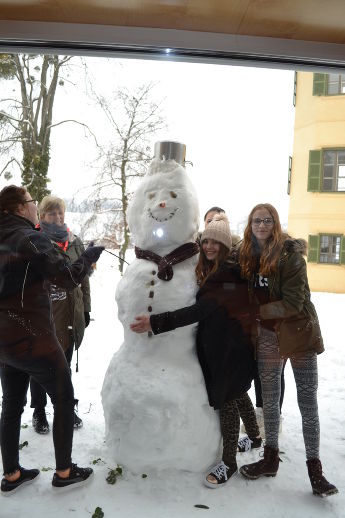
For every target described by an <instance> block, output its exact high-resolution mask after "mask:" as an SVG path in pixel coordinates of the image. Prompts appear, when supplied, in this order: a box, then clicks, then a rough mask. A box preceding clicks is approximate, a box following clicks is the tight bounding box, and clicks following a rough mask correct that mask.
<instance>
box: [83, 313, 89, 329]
mask: <svg viewBox="0 0 345 518" xmlns="http://www.w3.org/2000/svg"><path fill="white" fill-rule="evenodd" d="M84 320H85V328H86V327H87V326H88V325H89V324H90V313H89V312H88V311H84Z"/></svg>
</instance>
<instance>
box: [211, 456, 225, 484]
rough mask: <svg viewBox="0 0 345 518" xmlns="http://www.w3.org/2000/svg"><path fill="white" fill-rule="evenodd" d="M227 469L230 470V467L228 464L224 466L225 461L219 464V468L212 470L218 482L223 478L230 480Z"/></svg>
mask: <svg viewBox="0 0 345 518" xmlns="http://www.w3.org/2000/svg"><path fill="white" fill-rule="evenodd" d="M227 469H229V466H227V465H226V464H224V462H223V461H221V462H220V463H219V464H217V466H215V467H214V468H212V470H211V473H212V475H215V477H216V478H217V479H218V480H220V479H221V478H222V476H224V478H225V480H228V474H227V472H226V470H227Z"/></svg>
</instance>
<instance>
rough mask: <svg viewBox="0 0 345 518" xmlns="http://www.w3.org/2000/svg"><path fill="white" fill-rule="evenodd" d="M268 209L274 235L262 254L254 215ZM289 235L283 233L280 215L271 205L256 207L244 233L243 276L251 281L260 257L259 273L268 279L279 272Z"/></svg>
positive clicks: (240, 261) (242, 249) (241, 263)
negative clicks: (255, 231)
mask: <svg viewBox="0 0 345 518" xmlns="http://www.w3.org/2000/svg"><path fill="white" fill-rule="evenodd" d="M261 209H266V210H267V211H268V212H269V213H270V215H271V217H272V219H273V221H274V225H273V231H272V235H271V236H270V237H269V238H268V239H267V241H266V243H265V246H264V249H263V250H262V251H261V252H260V249H259V245H258V243H257V240H256V238H255V236H254V234H253V232H252V220H253V214H254V212H255V211H257V210H261ZM286 238H287V235H286V234H284V233H283V231H282V228H281V225H280V220H279V214H278V212H277V210H276V209H275V208H274V207H273V205H271V204H270V203H259V204H258V205H255V207H254V208H253V209H252V211H251V213H250V214H249V216H248V223H247V226H246V228H245V231H244V237H243V244H242V246H241V249H240V253H239V263H240V266H241V272H242V275H243V276H244V277H245V278H246V279H250V278H251V277H252V276H253V274H254V273H256V272H257V268H258V258H259V257H260V265H259V272H260V274H261V275H263V276H264V277H267V276H269V275H271V274H272V273H274V272H275V271H277V269H278V262H279V257H280V254H281V250H282V248H283V245H284V242H285V240H286Z"/></svg>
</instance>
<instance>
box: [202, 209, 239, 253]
mask: <svg viewBox="0 0 345 518" xmlns="http://www.w3.org/2000/svg"><path fill="white" fill-rule="evenodd" d="M205 239H214V240H215V241H218V242H219V243H223V245H225V246H226V247H227V248H228V249H229V250H230V249H231V247H232V239H231V233H230V225H229V220H228V218H227V216H226V214H224V213H221V214H215V215H214V216H213V218H212V221H210V223H209V224H208V225H207V228H205V230H204V231H203V233H202V236H201V243H202V242H203V241H205Z"/></svg>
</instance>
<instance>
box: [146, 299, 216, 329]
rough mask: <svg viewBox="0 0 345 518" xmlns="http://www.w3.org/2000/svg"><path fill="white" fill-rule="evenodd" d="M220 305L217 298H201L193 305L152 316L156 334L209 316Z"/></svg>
mask: <svg viewBox="0 0 345 518" xmlns="http://www.w3.org/2000/svg"><path fill="white" fill-rule="evenodd" d="M217 307H218V304H217V302H216V301H215V300H212V299H207V300H204V299H201V300H199V301H197V302H196V303H195V304H193V305H192V306H187V307H185V308H181V309H177V310H176V311H167V312H165V313H158V314H156V315H151V316H150V323H151V327H152V331H153V333H154V334H155V335H158V334H160V333H166V332H167V331H173V330H174V329H176V328H177V327H184V326H189V325H191V324H195V323H196V322H200V320H204V319H205V318H207V317H208V316H209V315H210V314H211V313H213V311H215V310H216V309H217Z"/></svg>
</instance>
